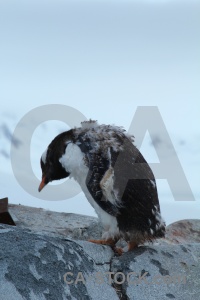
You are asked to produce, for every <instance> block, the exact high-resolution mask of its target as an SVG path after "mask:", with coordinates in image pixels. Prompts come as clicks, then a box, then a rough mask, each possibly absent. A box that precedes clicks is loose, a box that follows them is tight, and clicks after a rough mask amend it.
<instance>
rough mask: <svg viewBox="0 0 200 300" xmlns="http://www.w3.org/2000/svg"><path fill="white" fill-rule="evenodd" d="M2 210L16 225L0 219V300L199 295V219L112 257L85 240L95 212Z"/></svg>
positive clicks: (96, 231) (95, 226)
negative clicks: (88, 214)
mask: <svg viewBox="0 0 200 300" xmlns="http://www.w3.org/2000/svg"><path fill="white" fill-rule="evenodd" d="M9 212H10V213H11V215H12V217H13V218H14V221H15V223H16V225H17V226H10V225H4V224H0V241H1V242H0V244H1V246H0V270H1V271H0V295H1V297H0V299H5V300H7V299H8V300H24V299H27V300H29V299H30V300H54V299H55V300H57V299H58V300H65V299H67V300H68V299H69V300H70V299H81V300H82V299H83V300H87V299H88V300H89V299H95V300H96V299H105V300H107V299H114V300H115V299H122V300H128V299H130V300H132V299H136V300H144V299H148V300H157V299H158V300H160V299H167V300H169V299H180V300H189V299H194V300H197V299H199V295H200V281H199V278H198V276H199V273H200V244H199V243H198V242H199V240H198V237H199V231H198V230H199V228H200V220H183V221H179V222H176V223H174V224H172V225H169V226H168V228H167V238H166V240H164V239H163V240H161V241H160V242H158V243H155V244H149V245H145V246H140V247H138V248H137V249H135V250H134V251H132V252H128V253H124V254H123V255H122V256H116V254H115V253H114V252H113V251H112V250H111V248H110V247H108V246H102V245H96V244H92V243H89V242H87V241H86V239H88V238H91V237H93V238H98V237H99V236H100V235H101V231H102V229H101V227H100V226H99V223H98V220H97V219H96V218H92V217H87V216H81V215H73V214H64V213H63V214H61V213H56V212H49V211H45V210H43V209H35V208H30V207H25V206H16V205H10V206H9ZM187 226H188V227H187ZM179 230H181V231H180V232H181V234H179V235H178V233H179ZM174 233H175V236H174V235H173V234H174ZM91 235H92V236H91ZM188 235H189V236H188ZM177 237H178V239H177ZM180 243H181V244H180Z"/></svg>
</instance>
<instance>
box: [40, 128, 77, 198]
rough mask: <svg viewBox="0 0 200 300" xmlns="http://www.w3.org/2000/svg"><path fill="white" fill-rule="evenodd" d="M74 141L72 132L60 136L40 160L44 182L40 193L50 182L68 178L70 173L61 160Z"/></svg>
mask: <svg viewBox="0 0 200 300" xmlns="http://www.w3.org/2000/svg"><path fill="white" fill-rule="evenodd" d="M72 140H73V136H72V131H71V130H69V131H67V132H63V133H61V134H59V135H58V136H57V137H56V138H55V139H54V140H53V141H52V142H51V143H50V144H49V146H48V148H47V149H46V151H45V152H44V153H43V154H42V156H41V159H40V166H41V169H42V180H41V183H40V185H39V188H38V191H39V192H40V191H41V190H42V189H43V188H44V187H45V186H46V185H47V184H48V183H49V182H51V181H53V180H59V179H63V178H66V177H68V176H69V175H70V173H69V172H67V170H66V169H65V168H64V167H63V166H62V164H61V163H60V161H59V160H60V158H61V157H62V155H63V154H64V153H65V151H66V147H67V146H68V144H69V143H71V142H72Z"/></svg>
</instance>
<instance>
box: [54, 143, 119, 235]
mask: <svg viewBox="0 0 200 300" xmlns="http://www.w3.org/2000/svg"><path fill="white" fill-rule="evenodd" d="M59 161H60V163H61V165H62V166H63V167H64V168H65V170H66V171H67V172H69V173H70V177H72V178H74V179H75V180H76V181H77V182H78V183H79V184H80V186H81V188H82V190H83V192H84V194H85V196H86V198H87V199H88V201H89V202H90V204H91V205H92V206H93V208H94V209H95V211H96V213H97V215H98V217H99V219H100V221H101V222H102V225H103V226H104V229H105V230H106V231H107V232H106V233H105V234H104V238H109V237H112V236H115V235H116V234H118V232H119V229H118V225H117V220H116V218H115V217H113V216H111V215H109V214H108V213H106V212H105V211H104V210H103V209H101V207H99V205H98V204H97V203H96V202H95V201H94V199H93V197H92V196H91V194H90V193H89V191H88V188H87V186H86V183H85V182H86V177H87V174H88V167H87V166H86V165H85V162H84V154H83V152H82V151H81V150H80V148H79V147H78V146H77V145H75V144H73V143H70V144H68V145H67V147H66V151H65V153H64V154H63V156H62V157H61V158H60V160H59ZM102 183H103V182H102ZM109 192H110V191H109Z"/></svg>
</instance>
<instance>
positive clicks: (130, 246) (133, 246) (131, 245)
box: [128, 241, 138, 251]
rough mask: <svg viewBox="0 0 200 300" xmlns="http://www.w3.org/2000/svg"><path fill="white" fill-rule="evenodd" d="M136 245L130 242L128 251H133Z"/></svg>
mask: <svg viewBox="0 0 200 300" xmlns="http://www.w3.org/2000/svg"><path fill="white" fill-rule="evenodd" d="M137 246H138V245H137V243H136V242H134V241H131V242H129V243H128V251H131V250H133V249H134V248H137Z"/></svg>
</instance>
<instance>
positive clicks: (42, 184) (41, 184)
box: [38, 176, 46, 192]
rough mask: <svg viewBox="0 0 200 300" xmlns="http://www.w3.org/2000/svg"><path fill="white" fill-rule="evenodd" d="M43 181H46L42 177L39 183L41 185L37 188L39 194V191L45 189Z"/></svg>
mask: <svg viewBox="0 0 200 300" xmlns="http://www.w3.org/2000/svg"><path fill="white" fill-rule="evenodd" d="M45 180H46V178H45V176H44V177H43V178H42V181H41V183H40V185H39V188H38V191H39V192H41V190H42V189H43V188H44V187H45V185H46V183H45Z"/></svg>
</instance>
